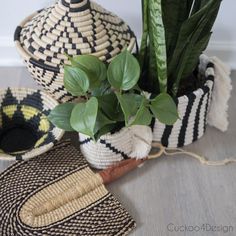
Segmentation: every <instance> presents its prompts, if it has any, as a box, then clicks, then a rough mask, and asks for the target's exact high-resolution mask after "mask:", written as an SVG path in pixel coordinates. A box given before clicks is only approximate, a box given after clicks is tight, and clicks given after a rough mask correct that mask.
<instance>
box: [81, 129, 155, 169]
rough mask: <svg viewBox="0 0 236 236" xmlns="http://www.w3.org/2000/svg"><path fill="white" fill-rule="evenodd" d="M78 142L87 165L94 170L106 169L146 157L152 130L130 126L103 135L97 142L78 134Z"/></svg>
mask: <svg viewBox="0 0 236 236" xmlns="http://www.w3.org/2000/svg"><path fill="white" fill-rule="evenodd" d="M79 141H80V149H81V152H82V154H83V155H84V157H85V158H86V160H87V161H88V163H89V164H90V165H91V166H92V167H94V168H96V169H106V168H108V167H110V166H113V165H115V164H116V163H118V162H120V161H122V160H126V159H129V158H138V159H143V158H145V157H147V156H148V154H149V152H150V150H151V146H152V130H151V128H150V127H148V126H132V127H129V128H123V129H121V130H120V131H119V132H116V133H114V134H110V133H109V134H106V135H103V136H102V137H101V138H100V139H99V140H98V141H97V142H94V141H93V140H92V139H91V138H89V137H88V136H86V135H83V134H79Z"/></svg>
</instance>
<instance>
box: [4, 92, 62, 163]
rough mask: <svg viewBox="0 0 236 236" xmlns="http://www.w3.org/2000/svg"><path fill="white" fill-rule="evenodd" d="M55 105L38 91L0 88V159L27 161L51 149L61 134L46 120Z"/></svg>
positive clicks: (55, 103)
mask: <svg viewBox="0 0 236 236" xmlns="http://www.w3.org/2000/svg"><path fill="white" fill-rule="evenodd" d="M57 105H58V102H57V101H55V100H54V99H52V98H51V97H50V96H48V95H47V94H45V93H43V92H42V91H39V90H33V89H24V88H20V89H10V88H8V89H6V90H0V159H1V160H27V159H30V158H32V157H35V156H38V155H39V154H42V153H44V152H46V151H48V150H49V149H50V148H52V147H53V146H54V144H55V142H56V141H57V140H60V139H61V137H62V136H63V134H64V131H63V130H61V129H59V128H57V127H55V126H54V125H53V124H51V123H50V122H49V120H48V119H47V115H48V114H49V113H50V111H51V110H52V109H53V108H54V107H55V106H57Z"/></svg>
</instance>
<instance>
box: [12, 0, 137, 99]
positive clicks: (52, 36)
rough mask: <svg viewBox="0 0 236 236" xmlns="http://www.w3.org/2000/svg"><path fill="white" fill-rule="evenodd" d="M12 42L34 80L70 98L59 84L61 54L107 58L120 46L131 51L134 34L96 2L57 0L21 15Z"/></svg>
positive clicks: (49, 89)
mask: <svg viewBox="0 0 236 236" xmlns="http://www.w3.org/2000/svg"><path fill="white" fill-rule="evenodd" d="M15 42H16V46H17V49H18V51H19V53H20V55H21V56H22V57H23V59H24V60H25V62H26V64H27V67H28V70H29V71H30V73H31V74H32V76H33V77H34V78H35V80H36V81H37V82H38V83H39V84H40V85H41V86H43V87H44V88H45V89H46V90H47V91H48V92H50V94H52V95H53V96H54V97H55V98H56V99H57V100H58V101H72V100H74V99H75V97H73V96H71V95H70V94H69V93H67V92H66V91H65V89H64V86H63V73H64V72H63V64H64V63H66V64H68V63H69V61H68V58H67V56H66V55H65V54H67V55H70V56H72V55H81V54H92V55H94V56H97V57H99V58H100V59H101V60H102V61H107V62H109V61H110V60H111V59H112V58H113V57H115V56H116V55H117V54H119V53H120V52H121V51H122V50H123V49H124V48H128V50H130V51H132V49H133V47H134V45H135V42H136V38H135V36H134V33H133V32H132V31H131V29H130V28H129V26H128V25H127V24H126V23H125V22H124V21H122V20H121V19H120V18H118V17H117V16H116V15H114V14H112V13H111V12H109V11H107V10H105V9H103V8H102V7H101V6H99V5H98V4H96V3H93V2H90V1H89V0H82V1H79V0H77V1H72V0H70V1H65V0H59V1H57V3H56V4H55V5H53V6H51V7H49V8H47V9H44V10H41V11H38V12H36V13H35V14H33V15H31V16H29V17H28V18H27V19H25V20H24V21H23V22H22V23H21V25H20V26H18V27H17V29H16V31H15Z"/></svg>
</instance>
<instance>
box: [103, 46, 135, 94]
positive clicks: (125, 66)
mask: <svg viewBox="0 0 236 236" xmlns="http://www.w3.org/2000/svg"><path fill="white" fill-rule="evenodd" d="M107 76H108V81H109V83H110V84H111V86H113V87H114V88H116V89H119V90H124V91H126V90H129V89H131V88H133V87H134V86H135V85H136V84H137V82H138V80H139V77H140V67H139V63H138V61H137V59H136V58H135V57H134V56H133V55H132V54H131V53H130V52H129V51H128V50H125V51H124V52H122V53H120V54H119V55H118V56H116V57H115V58H114V59H113V60H112V61H111V63H110V65H109V67H108V71H107Z"/></svg>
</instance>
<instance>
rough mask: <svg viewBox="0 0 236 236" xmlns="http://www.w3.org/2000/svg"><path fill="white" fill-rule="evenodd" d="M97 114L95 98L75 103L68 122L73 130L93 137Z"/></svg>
mask: <svg viewBox="0 0 236 236" xmlns="http://www.w3.org/2000/svg"><path fill="white" fill-rule="evenodd" d="M97 114H98V101H97V98H95V97H92V98H90V100H89V101H87V102H86V103H79V104H77V105H76V106H75V107H74V109H73V110H72V113H71V118H70V123H71V126H72V128H73V129H74V130H76V131H77V132H80V133H82V134H85V135H88V136H90V137H91V138H93V139H94V135H95V133H94V129H95V125H96V120H97Z"/></svg>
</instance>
